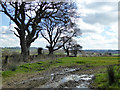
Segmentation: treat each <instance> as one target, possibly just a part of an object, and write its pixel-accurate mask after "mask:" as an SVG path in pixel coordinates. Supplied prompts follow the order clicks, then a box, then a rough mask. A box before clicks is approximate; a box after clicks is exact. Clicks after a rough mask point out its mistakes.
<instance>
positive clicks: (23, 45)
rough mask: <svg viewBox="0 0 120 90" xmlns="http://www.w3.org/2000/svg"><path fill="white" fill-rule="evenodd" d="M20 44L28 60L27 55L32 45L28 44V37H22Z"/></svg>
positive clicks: (22, 53) (24, 58)
mask: <svg viewBox="0 0 120 90" xmlns="http://www.w3.org/2000/svg"><path fill="white" fill-rule="evenodd" d="M20 45H21V55H22V56H23V60H24V61H27V57H28V56H29V54H30V50H29V49H30V45H27V41H26V39H25V38H24V37H23V38H21V39H20Z"/></svg>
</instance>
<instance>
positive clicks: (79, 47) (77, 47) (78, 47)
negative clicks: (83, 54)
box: [71, 43, 82, 57]
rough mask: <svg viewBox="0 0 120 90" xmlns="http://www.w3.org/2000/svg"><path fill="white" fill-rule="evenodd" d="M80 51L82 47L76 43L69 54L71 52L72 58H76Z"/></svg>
mask: <svg viewBox="0 0 120 90" xmlns="http://www.w3.org/2000/svg"><path fill="white" fill-rule="evenodd" d="M81 49H82V46H81V45H79V44H77V43H76V44H74V45H73V46H72V47H71V52H72V53H73V54H74V56H75V57H76V56H77V53H78V51H80V50H81Z"/></svg>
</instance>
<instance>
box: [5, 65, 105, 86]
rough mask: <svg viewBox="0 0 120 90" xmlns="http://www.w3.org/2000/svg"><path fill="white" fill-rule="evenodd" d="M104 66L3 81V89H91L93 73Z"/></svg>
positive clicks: (71, 69) (23, 75)
mask: <svg viewBox="0 0 120 90" xmlns="http://www.w3.org/2000/svg"><path fill="white" fill-rule="evenodd" d="M102 68H105V66H98V67H93V66H89V65H85V66H82V65H81V66H71V67H57V68H53V69H49V70H47V71H42V72H39V73H38V72H36V73H34V74H33V73H32V74H30V73H29V74H21V75H17V77H11V78H9V79H8V78H7V80H6V79H3V88H91V87H92V86H91V83H92V81H93V79H95V76H94V75H95V73H98V72H101V69H102ZM92 88H93V87H92Z"/></svg>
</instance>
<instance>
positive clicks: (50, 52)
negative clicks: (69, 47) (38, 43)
mask: <svg viewBox="0 0 120 90" xmlns="http://www.w3.org/2000/svg"><path fill="white" fill-rule="evenodd" d="M48 50H49V55H53V52H54V50H53V48H52V47H49V48H48Z"/></svg>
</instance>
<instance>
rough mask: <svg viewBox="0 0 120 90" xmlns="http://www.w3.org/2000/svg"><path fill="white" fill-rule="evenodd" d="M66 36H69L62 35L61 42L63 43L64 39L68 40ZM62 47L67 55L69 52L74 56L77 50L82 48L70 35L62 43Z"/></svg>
mask: <svg viewBox="0 0 120 90" xmlns="http://www.w3.org/2000/svg"><path fill="white" fill-rule="evenodd" d="M68 38H69V37H67V36H65V37H62V38H61V43H64V42H65V41H66V40H68ZM63 49H64V51H65V52H66V53H67V56H70V52H71V53H72V54H73V55H74V56H77V52H78V51H80V50H81V49H82V46H80V45H79V44H77V41H76V40H75V39H73V38H72V37H71V38H70V39H69V40H68V41H67V42H66V43H65V44H63Z"/></svg>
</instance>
